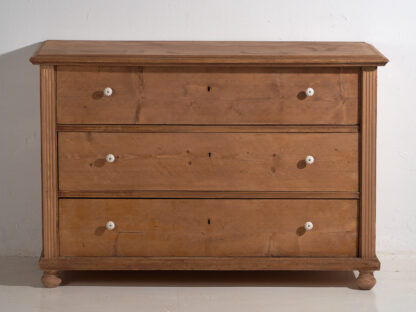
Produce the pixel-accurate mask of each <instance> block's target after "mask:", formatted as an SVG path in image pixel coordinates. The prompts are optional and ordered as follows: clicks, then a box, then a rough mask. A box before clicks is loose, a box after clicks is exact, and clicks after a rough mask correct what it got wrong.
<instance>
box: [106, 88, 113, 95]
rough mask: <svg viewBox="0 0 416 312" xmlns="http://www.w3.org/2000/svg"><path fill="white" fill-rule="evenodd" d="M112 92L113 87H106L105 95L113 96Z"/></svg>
mask: <svg viewBox="0 0 416 312" xmlns="http://www.w3.org/2000/svg"><path fill="white" fill-rule="evenodd" d="M111 94H113V89H111V88H110V87H107V88H105V89H104V95H105V96H111Z"/></svg>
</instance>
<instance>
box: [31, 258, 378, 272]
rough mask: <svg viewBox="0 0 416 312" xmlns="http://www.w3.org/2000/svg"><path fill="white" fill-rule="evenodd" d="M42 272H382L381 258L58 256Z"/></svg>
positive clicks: (42, 265)
mask: <svg viewBox="0 0 416 312" xmlns="http://www.w3.org/2000/svg"><path fill="white" fill-rule="evenodd" d="M39 265H40V268H41V269H42V270H53V269H55V270H56V269H59V270H204V271H209V270H215V271H221V270H223V271H242V270H251V271H253V270H254V271H260V270H264V271H272V270H287V271H291V270H296V271H297V270H302V271H328V270H329V271H352V270H379V269H380V262H379V260H378V259H377V258H373V259H362V258H356V257H348V258H342V257H340V258H333V257H332V258H331V257H323V258H322V257H321V258H319V257H317V258H314V257H296V258H294V257H58V258H54V259H45V258H41V259H40V263H39Z"/></svg>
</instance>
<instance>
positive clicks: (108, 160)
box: [105, 154, 116, 163]
mask: <svg viewBox="0 0 416 312" xmlns="http://www.w3.org/2000/svg"><path fill="white" fill-rule="evenodd" d="M105 160H106V161H107V162H109V163H112V162H114V160H116V157H115V156H114V155H113V154H108V155H107V156H105Z"/></svg>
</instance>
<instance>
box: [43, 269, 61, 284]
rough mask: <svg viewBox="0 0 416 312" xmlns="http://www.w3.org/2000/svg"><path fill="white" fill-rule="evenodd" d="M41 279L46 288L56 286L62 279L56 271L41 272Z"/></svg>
mask: <svg viewBox="0 0 416 312" xmlns="http://www.w3.org/2000/svg"><path fill="white" fill-rule="evenodd" d="M41 281H42V283H43V285H44V286H45V287H46V288H55V287H58V286H59V285H60V284H61V282H62V280H61V279H60V277H59V276H58V271H45V272H43V276H42V279H41Z"/></svg>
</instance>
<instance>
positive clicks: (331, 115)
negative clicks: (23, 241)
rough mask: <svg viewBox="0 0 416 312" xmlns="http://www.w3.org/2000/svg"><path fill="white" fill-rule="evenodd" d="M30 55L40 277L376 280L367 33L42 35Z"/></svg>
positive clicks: (372, 87) (372, 69)
mask: <svg viewBox="0 0 416 312" xmlns="http://www.w3.org/2000/svg"><path fill="white" fill-rule="evenodd" d="M31 61H32V62H33V63H34V64H41V70H40V72H41V109H42V113H41V117H42V126H41V127H42V197H43V201H42V205H43V209H42V213H43V252H42V256H41V259H40V268H41V269H42V270H44V271H45V273H44V276H43V278H42V281H43V283H44V284H45V286H46V287H56V286H58V285H59V284H60V282H61V280H60V278H59V277H58V272H59V271H61V270H341V271H344V270H359V271H360V276H359V277H358V279H357V285H358V287H359V288H361V289H371V288H372V287H373V286H374V284H375V282H376V281H375V279H374V275H373V272H374V271H376V270H379V268H380V262H379V261H378V259H377V257H376V253H375V209H376V207H375V206H376V202H375V198H376V194H375V191H376V188H375V179H376V176H375V172H376V155H375V153H376V105H377V101H376V93H377V88H376V84H377V68H376V66H380V65H384V64H386V63H387V62H388V60H387V58H385V57H384V56H383V55H382V54H381V53H380V52H379V51H377V50H376V49H375V48H374V47H373V46H371V45H370V44H367V43H364V42H213V41H211V42H191V41H188V42H186V41H171V42H167V41H129V42H121V41H59V40H58V41H57V40H54V41H46V42H44V43H43V44H42V46H41V47H40V49H39V50H38V51H37V52H36V54H35V55H34V56H33V57H32V58H31ZM107 87H108V88H111V89H112V94H111V96H103V92H104V89H105V88H107ZM307 88H313V89H314V94H313V96H309V97H307V96H306V89H307ZM109 93H111V92H109ZM312 93H313V92H311V94H312ZM311 94H310V95H311ZM58 143H59V144H58ZM110 153H111V154H114V155H115V161H114V162H112V163H111V162H110V163H109V162H106V160H105V157H106V155H108V154H110ZM307 155H312V156H313V157H314V158H315V163H313V164H311V165H306V161H305V157H306V156H307ZM309 159H311V158H309ZM109 160H110V161H111V157H109ZM58 177H59V179H58ZM58 199H59V205H60V210H61V211H60V212H59V211H58ZM58 212H59V214H58ZM307 215H308V216H310V218H308V220H304V219H306V216H307ZM109 217H112V218H114V220H112V221H114V222H116V227H115V229H114V230H113V231H109V230H104V231H103V228H104V226H105V222H107V221H109ZM208 219H209V220H210V221H209V222H208ZM306 221H312V222H313V223H314V225H315V227H314V228H313V229H312V230H311V231H307V232H305V233H302V224H304V223H305V222H306ZM208 223H209V224H208ZM294 228H296V229H295V230H294ZM59 238H62V240H60V239H59ZM60 247H62V249H60ZM63 255H71V256H63ZM81 255H82V256H81ZM90 255H95V256H90Z"/></svg>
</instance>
